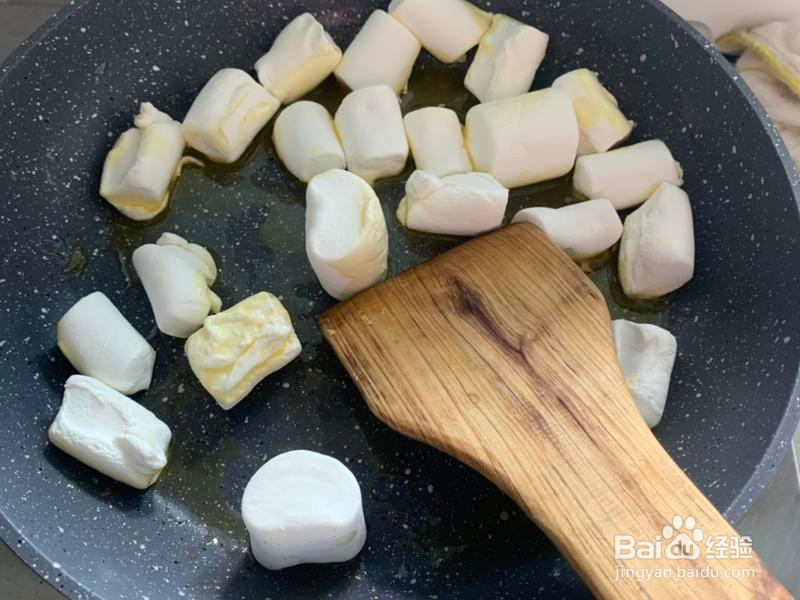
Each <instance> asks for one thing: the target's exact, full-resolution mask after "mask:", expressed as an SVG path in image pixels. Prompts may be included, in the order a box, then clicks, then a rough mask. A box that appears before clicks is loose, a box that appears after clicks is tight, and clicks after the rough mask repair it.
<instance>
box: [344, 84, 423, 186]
mask: <svg viewBox="0 0 800 600" xmlns="http://www.w3.org/2000/svg"><path fill="white" fill-rule="evenodd" d="M334 120H335V123H336V130H337V131H338V132H339V138H340V139H341V141H342V147H343V148H344V155H345V156H346V157H347V168H348V170H350V171H352V172H353V173H355V174H356V175H358V176H359V177H362V178H363V179H365V180H366V181H367V182H368V183H370V184H372V183H373V182H374V181H375V180H376V179H378V178H380V177H389V176H391V175H397V174H398V173H399V172H400V171H402V170H403V167H405V166H406V160H408V140H406V132H405V130H404V129H403V115H402V113H401V112H400V103H399V102H398V101H397V96H396V95H395V93H394V91H393V90H392V88H390V87H389V86H388V85H372V86H369V87H365V88H361V89H359V90H356V91H354V92H350V93H349V94H348V95H347V96H345V98H344V100H342V103H341V104H340V105H339V108H338V110H337V111H336V116H335V117H334Z"/></svg>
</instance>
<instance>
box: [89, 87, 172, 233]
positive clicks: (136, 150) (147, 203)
mask: <svg viewBox="0 0 800 600" xmlns="http://www.w3.org/2000/svg"><path fill="white" fill-rule="evenodd" d="M134 124H135V125H136V127H134V128H133V129H128V130H127V131H126V132H124V133H123V134H122V135H120V136H119V138H117V141H116V143H115V144H114V147H113V148H112V149H111V151H110V152H109V153H108V155H107V156H106V160H105V162H104V163H103V175H102V177H101V178H100V195H101V196H102V197H103V198H105V199H106V200H108V202H109V203H110V204H111V205H112V206H113V207H114V208H116V209H117V210H118V211H119V212H121V213H122V214H123V215H125V216H126V217H129V218H131V219H134V220H136V221H146V220H147V219H152V218H153V217H155V216H156V215H157V214H159V213H160V212H161V211H162V210H164V209H165V208H166V206H167V200H168V199H169V186H170V183H172V179H173V177H175V174H176V171H177V170H178V164H179V163H180V160H181V155H182V154H183V148H184V142H183V135H182V134H181V124H180V123H178V122H177V121H173V120H172V118H171V117H170V116H169V115H167V114H165V113H163V112H161V111H160V110H158V109H156V107H154V106H153V105H152V104H150V103H149V102H143V103H142V105H141V107H140V108H139V114H138V115H136V118H135V119H134Z"/></svg>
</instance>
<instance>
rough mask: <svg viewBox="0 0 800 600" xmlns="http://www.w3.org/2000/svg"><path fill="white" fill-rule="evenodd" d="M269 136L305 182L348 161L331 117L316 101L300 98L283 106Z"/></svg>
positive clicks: (287, 166)
mask: <svg viewBox="0 0 800 600" xmlns="http://www.w3.org/2000/svg"><path fill="white" fill-rule="evenodd" d="M272 139H273V141H274V142H275V150H277V152H278V156H279V157H280V159H281V160H282V161H283V164H284V165H286V168H287V169H289V171H290V172H291V173H292V175H294V176H295V177H297V178H298V179H299V180H300V181H302V182H304V183H308V180H309V179H311V178H312V177H314V175H319V174H320V173H324V172H325V171H329V170H330V169H344V168H345V167H346V165H347V162H346V160H345V157H344V150H343V149H342V145H341V143H339V138H338V137H337V135H336V130H335V129H334V127H333V119H332V118H331V115H330V114H329V113H328V111H327V110H326V109H325V107H324V106H322V105H321V104H317V103H316V102H309V101H307V100H303V101H300V102H295V103H294V104H292V105H290V106H287V107H286V108H284V109H283V111H281V113H280V114H279V115H278V118H277V119H275V128H274V130H273V133H272Z"/></svg>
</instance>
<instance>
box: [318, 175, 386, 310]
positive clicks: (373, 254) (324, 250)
mask: <svg viewBox="0 0 800 600" xmlns="http://www.w3.org/2000/svg"><path fill="white" fill-rule="evenodd" d="M388 252H389V237H388V233H387V231H386V221H385V220H384V218H383V210H382V209H381V203H380V201H379V200H378V197H377V196H376V195H375V192H374V191H373V189H372V188H371V187H370V186H369V184H368V183H367V182H366V181H364V180H363V179H361V178H360V177H358V176H357V175H354V174H352V173H348V172H347V171H341V170H339V169H334V170H331V171H327V172H326V173H322V174H321V175H317V176H316V177H314V178H313V179H312V180H311V181H310V182H309V183H308V187H307V188H306V253H307V254H308V260H309V262H310V263H311V267H312V268H313V269H314V273H316V275H317V278H318V279H319V282H320V285H322V287H323V288H324V289H325V291H326V292H328V294H330V295H331V296H333V297H334V298H336V299H337V300H344V299H346V298H349V297H350V296H352V295H353V294H356V293H358V292H360V291H361V290H363V289H366V288H368V287H370V286H371V285H374V284H375V283H377V282H378V281H380V280H382V279H383V278H384V277H385V276H386V270H387V259H388Z"/></svg>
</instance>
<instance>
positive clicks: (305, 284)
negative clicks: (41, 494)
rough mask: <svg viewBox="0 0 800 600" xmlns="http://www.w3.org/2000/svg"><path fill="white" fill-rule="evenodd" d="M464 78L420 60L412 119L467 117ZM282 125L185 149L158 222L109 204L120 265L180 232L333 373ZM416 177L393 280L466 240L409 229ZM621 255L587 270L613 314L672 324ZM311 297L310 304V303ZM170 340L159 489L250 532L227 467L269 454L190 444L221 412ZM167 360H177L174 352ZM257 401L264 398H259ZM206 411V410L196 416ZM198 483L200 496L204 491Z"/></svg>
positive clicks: (568, 198) (516, 193)
mask: <svg viewBox="0 0 800 600" xmlns="http://www.w3.org/2000/svg"><path fill="white" fill-rule="evenodd" d="M463 77H464V65H461V64H454V65H440V64H436V65H432V64H425V65H420V66H419V67H417V68H416V69H415V72H414V75H413V77H412V79H411V81H410V82H409V89H408V93H407V94H405V95H404V96H403V98H402V108H403V112H404V113H407V112H410V111H411V110H415V109H417V108H422V107H425V106H437V105H440V104H444V105H446V106H448V107H449V108H452V109H453V110H455V111H456V113H457V114H458V115H459V118H460V119H461V120H462V122H463V120H464V117H465V115H466V112H467V110H469V108H470V107H472V106H473V105H475V104H476V103H477V100H476V99H475V98H474V97H473V96H472V95H471V94H470V93H469V92H467V91H466V90H465V89H464V87H463ZM347 93H348V90H347V89H346V88H345V87H344V86H342V85H341V84H339V83H338V82H337V81H336V80H335V79H334V78H333V77H330V78H328V79H327V80H326V81H325V82H324V83H323V84H322V85H320V86H319V87H318V88H317V89H315V90H314V91H313V92H311V93H310V94H308V95H307V96H306V98H305V99H308V100H314V101H316V102H319V103H320V104H322V105H323V106H325V107H326V108H327V109H328V110H329V111H330V112H331V114H333V113H335V110H336V108H337V107H338V105H339V103H340V102H341V100H342V98H344V96H345V95H347ZM274 120H275V117H273V119H272V120H271V121H270V123H269V124H268V125H267V126H266V127H265V128H264V130H263V131H262V132H261V133H260V134H259V135H258V136H257V137H256V139H255V140H254V142H253V143H252V144H251V145H250V147H249V148H248V149H247V150H246V151H245V153H244V154H243V156H242V158H241V159H240V160H239V161H237V162H236V163H234V164H231V165H226V164H219V163H214V162H211V161H208V160H207V159H205V158H204V157H202V155H199V154H198V153H196V152H194V151H192V150H187V152H186V155H187V156H190V157H195V158H198V159H200V160H202V163H203V164H202V166H201V167H198V166H196V165H186V167H185V168H184V170H183V173H182V174H181V176H180V178H178V179H177V181H176V182H175V184H174V186H173V188H172V190H171V197H170V201H169V203H168V205H167V208H166V209H165V210H164V212H162V213H161V214H160V215H158V216H157V217H156V218H154V219H152V220H150V221H144V222H137V221H132V220H131V219H128V218H126V217H124V216H123V215H121V214H119V213H118V212H117V211H116V210H114V209H109V210H108V213H107V214H108V215H109V221H110V235H109V238H108V246H109V251H110V252H112V253H115V254H117V255H118V256H119V257H120V264H121V267H122V268H123V269H124V270H126V269H130V257H131V254H132V252H133V250H134V249H136V248H137V247H138V246H140V245H142V244H145V243H154V242H155V241H156V240H157V239H158V237H159V236H160V235H161V234H162V233H163V232H168V231H172V232H175V233H177V234H178V235H181V236H184V237H186V238H187V239H188V241H190V242H194V243H198V244H201V245H203V246H205V247H206V248H208V249H209V251H210V252H211V253H212V255H213V257H214V260H215V262H216V263H217V265H218V266H219V267H220V275H219V277H218V279H217V282H216V283H215V284H214V286H213V287H214V291H215V292H216V293H218V294H219V295H220V297H221V298H222V299H223V302H224V305H223V308H227V307H230V306H233V305H234V304H235V303H237V302H238V301H240V300H243V299H244V298H245V297H246V296H247V295H250V294H252V293H255V292H258V291H262V290H265V291H269V292H272V293H273V294H275V295H276V296H280V297H282V301H283V302H284V303H285V305H286V307H287V309H288V310H289V311H290V313H291V314H292V320H293V322H295V326H296V327H297V326H298V325H299V329H298V335H299V336H301V337H302V338H303V342H304V346H305V347H306V353H307V354H308V356H307V360H311V359H313V361H314V362H313V364H319V362H318V361H320V360H321V361H322V363H321V364H323V366H324V365H326V364H328V362H327V361H331V360H335V359H333V358H332V357H331V356H330V355H329V350H328V349H327V348H326V347H325V346H324V344H323V343H322V341H321V339H319V332H318V331H317V330H316V320H317V317H318V315H319V312H321V311H322V310H323V309H324V308H325V307H326V306H327V305H332V304H333V301H332V300H331V301H330V302H329V304H327V305H326V306H323V305H322V303H320V302H319V301H318V300H317V299H318V298H319V295H318V293H317V292H316V291H315V290H317V289H318V285H319V284H318V283H317V281H316V278H315V277H314V274H313V271H312V270H311V268H310V266H309V264H308V260H307V258H306V253H305V244H304V236H303V231H304V223H305V185H304V184H302V183H301V182H299V181H298V180H296V179H295V178H294V177H292V176H291V175H290V174H288V172H287V171H286V170H285V169H284V167H283V166H282V165H281V164H280V161H279V160H278V158H277V154H276V152H275V148H274V146H273V144H272V123H273V122H274ZM412 170H413V161H411V160H409V162H408V164H407V165H406V168H405V170H404V171H403V172H402V173H400V174H399V175H397V176H395V177H390V178H386V179H381V180H379V181H378V182H377V184H376V186H375V190H376V193H377V194H378V197H379V198H380V200H381V205H382V207H383V213H384V216H385V219H386V224H387V228H388V231H389V265H390V266H389V275H390V276H391V275H392V274H396V273H398V272H400V271H403V270H405V269H407V268H409V267H411V266H413V265H415V264H418V263H419V262H421V261H423V260H427V259H429V258H431V257H433V256H436V255H438V254H440V253H442V252H445V251H446V250H448V249H450V248H452V247H453V246H455V245H457V244H459V243H461V242H462V241H464V239H465V238H460V237H456V236H446V235H432V234H425V233H420V232H416V231H411V230H408V229H406V228H405V227H403V226H402V225H400V223H399V222H398V220H397V217H396V215H395V213H396V210H397V207H398V204H399V203H400V200H401V199H402V197H403V196H404V184H405V181H406V179H407V178H408V176H409V175H410V174H411V172H412ZM576 201H577V198H576V196H575V194H574V191H573V189H572V182H571V176H570V175H567V176H564V177H560V178H558V179H554V180H551V181H546V182H542V183H538V184H535V185H531V186H526V187H523V188H517V189H513V190H511V193H510V195H509V203H508V209H507V211H506V219H507V220H510V219H511V218H512V217H513V216H514V214H516V212H517V211H518V210H521V209H523V208H527V207H530V206H547V207H551V208H558V207H560V206H564V205H566V204H569V203H573V202H576ZM74 248H75V249H74V250H71V251H70V258H69V260H68V261H67V267H66V271H67V273H75V274H76V275H77V274H78V273H80V272H81V270H82V269H83V264H84V263H83V260H82V259H81V256H82V255H83V254H82V250H81V249H80V246H79V245H76V246H74ZM73 255H74V259H73ZM84 258H85V255H84ZM616 259H617V249H616V248H614V249H612V251H611V252H608V253H606V254H604V255H603V256H601V257H597V258H596V259H592V260H590V261H589V262H588V263H587V264H585V265H582V266H584V267H585V268H586V269H587V270H588V271H589V272H588V276H589V277H590V278H591V279H592V281H594V283H595V284H596V285H597V286H598V287H599V289H600V290H601V291H602V292H603V294H604V296H605V298H606V300H607V301H608V304H609V309H610V312H611V315H612V317H614V318H626V319H631V320H635V321H640V322H651V323H656V324H662V325H663V324H665V323H666V309H667V307H668V305H669V299H668V298H667V299H660V300H656V301H651V300H645V301H643V300H631V299H628V298H625V297H624V295H623V294H622V292H621V290H620V288H619V283H618V281H617V277H616ZM311 299H313V300H314V303H313V304H310V303H309V300H311ZM314 335H316V336H317V337H314ZM169 343H170V344H174V346H175V349H176V352H177V354H176V355H175V356H174V358H170V359H165V358H164V357H163V356H162V359H161V360H162V361H163V360H170V365H172V367H171V368H170V369H169V370H168V375H166V377H162V378H160V379H159V380H158V381H156V385H157V386H158V391H157V392H155V391H154V392H153V393H152V394H151V397H148V400H150V401H151V402H152V406H153V407H154V408H155V409H156V410H158V411H159V412H162V411H164V410H166V411H168V413H170V414H168V415H166V421H167V422H169V423H170V424H171V425H172V426H173V427H172V429H173V434H174V435H175V436H176V439H175V441H174V442H173V448H174V449H175V450H174V454H173V457H172V458H173V459H172V460H171V461H170V463H169V465H168V466H167V468H166V469H165V471H164V473H163V474H162V476H161V478H160V479H159V481H158V482H157V483H156V484H155V485H156V488H157V489H159V490H160V491H163V492H164V493H165V495H166V496H168V497H170V498H171V499H175V500H173V501H175V502H179V503H181V504H183V505H185V506H186V507H187V508H188V509H189V510H190V511H191V512H192V513H194V514H196V515H198V516H199V518H200V519H201V520H202V522H203V523H204V524H206V525H207V526H210V527H216V528H218V529H220V530H223V531H233V532H236V536H241V535H243V531H244V529H243V525H242V523H241V520H240V517H239V515H238V513H237V510H236V506H235V502H234V501H233V500H232V499H231V498H229V497H228V496H227V495H226V489H228V488H229V486H228V485H226V481H225V474H226V472H228V471H229V469H234V470H236V469H243V470H245V471H246V472H248V473H250V474H252V473H253V472H255V471H256V470H257V469H258V468H259V467H260V466H261V465H262V464H263V462H264V456H261V455H259V456H256V455H255V454H253V453H252V444H250V442H252V441H253V440H252V437H253V436H255V435H258V434H254V433H252V431H250V430H248V429H247V428H246V427H240V428H237V427H232V428H231V430H230V431H226V432H225V433H222V432H220V434H221V435H220V438H219V439H218V440H215V441H214V443H213V444H212V447H211V448H207V447H206V446H205V445H204V444H203V443H201V442H198V441H193V440H190V439H185V440H184V439H183V438H182V436H183V435H189V433H188V431H191V430H193V428H191V427H185V426H183V425H181V423H182V422H183V419H184V418H186V414H187V412H188V413H193V409H192V404H196V403H206V404H208V406H209V409H210V410H214V411H216V410H218V409H217V407H216V406H213V405H212V401H211V399H210V398H209V397H206V398H201V397H199V396H198V394H201V393H202V391H201V390H200V388H199V384H196V383H190V382H195V377H194V375H193V374H192V372H191V370H190V369H189V367H188V365H187V364H186V361H185V358H184V357H183V355H182V351H181V350H180V348H181V346H182V343H183V342H182V340H171V341H170V342H169ZM165 354H166V356H169V352H168V351H167V352H166V353H165ZM304 356H305V355H304ZM304 360H305V358H304ZM329 384H330V378H329V376H328V375H326V374H325V373H324V372H322V371H318V370H315V369H309V370H308V371H307V373H305V374H304V375H303V380H302V387H303V389H304V390H306V391H308V392H315V393H316V392H318V391H319V390H322V389H324V388H326V387H327V386H328V385H329ZM182 385H186V387H187V388H188V389H192V388H191V387H190V385H194V386H195V387H194V389H195V390H196V393H194V394H192V393H190V392H188V391H187V392H186V393H176V392H175V390H176V389H179V387H180V386H182ZM162 395H166V396H169V401H168V402H165V403H160V398H161V396H162ZM249 400H250V401H252V402H255V401H256V399H255V398H250V399H249ZM244 401H245V402H247V401H248V399H246V400H244ZM312 401H316V400H312ZM162 407H163V408H162ZM197 410H198V409H194V411H195V412H197ZM314 410H316V411H317V413H318V414H319V415H320V417H321V418H322V419H323V421H325V420H335V421H339V420H342V413H341V411H333V410H331V409H330V408H329V407H327V405H326V403H325V402H318V405H317V406H315V407H314ZM200 416H201V415H200V413H197V417H198V418H200ZM220 418H222V417H220ZM348 423H349V421H348ZM184 425H185V424H184ZM245 444H249V445H250V446H251V449H250V450H248V448H247V447H246V446H245ZM264 450H266V447H265V448H264ZM178 455H179V456H180V458H178ZM187 482H192V486H193V488H194V493H185V491H184V490H185V487H186V485H187ZM198 482H201V483H198ZM200 487H202V493H199V492H198V489H200ZM237 501H238V500H237Z"/></svg>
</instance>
